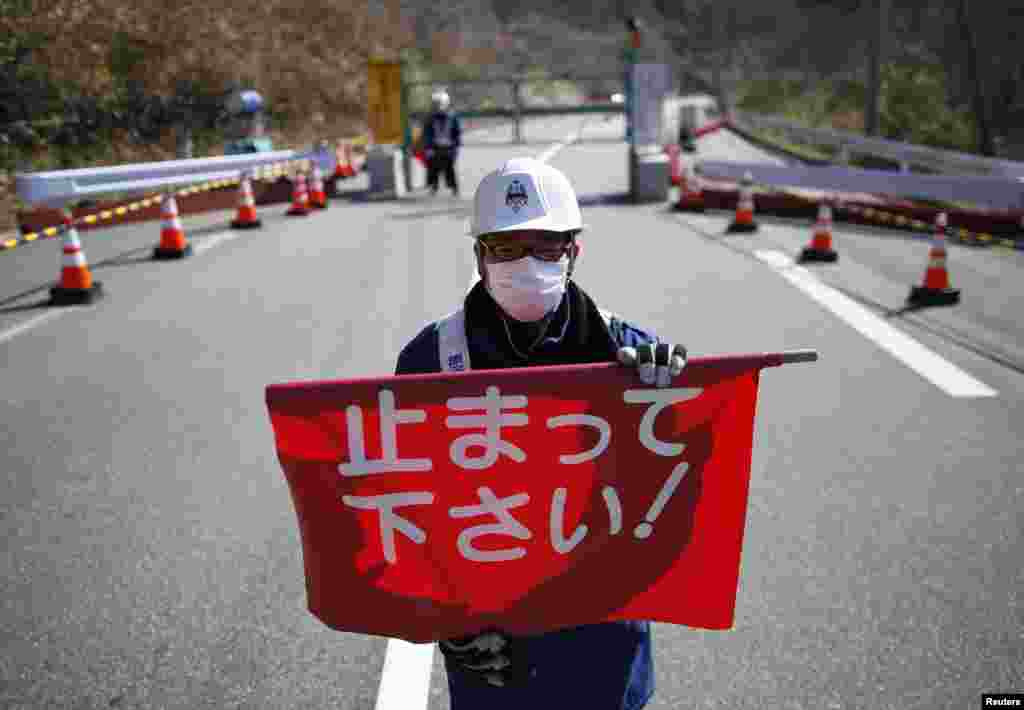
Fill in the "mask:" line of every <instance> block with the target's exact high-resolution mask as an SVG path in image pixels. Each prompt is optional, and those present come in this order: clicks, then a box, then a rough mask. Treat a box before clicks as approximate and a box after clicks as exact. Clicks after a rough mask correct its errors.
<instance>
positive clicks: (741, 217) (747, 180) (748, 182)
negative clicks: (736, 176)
mask: <svg viewBox="0 0 1024 710" xmlns="http://www.w3.org/2000/svg"><path fill="white" fill-rule="evenodd" d="M753 185H754V176H753V175H751V174H750V173H749V172H747V173H744V174H743V179H742V180H740V185H739V191H738V192H739V197H738V199H737V201H736V216H735V217H733V220H732V224H730V225H729V228H728V229H726V230H725V231H726V232H727V233H728V234H736V233H740V232H743V233H749V232H756V231H757V222H755V221H754V189H753Z"/></svg>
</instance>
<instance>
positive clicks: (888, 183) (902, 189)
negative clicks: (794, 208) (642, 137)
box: [695, 160, 1024, 210]
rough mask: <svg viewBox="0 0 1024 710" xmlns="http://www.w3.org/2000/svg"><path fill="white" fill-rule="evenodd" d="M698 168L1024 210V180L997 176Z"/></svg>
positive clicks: (710, 173) (720, 175)
mask: <svg viewBox="0 0 1024 710" xmlns="http://www.w3.org/2000/svg"><path fill="white" fill-rule="evenodd" d="M695 169H696V171H697V172H698V173H700V174H701V175H702V176H704V177H708V178H711V179H716V178H717V179H720V180H730V181H737V182H738V181H739V180H741V179H742V178H743V176H744V174H746V173H750V175H751V177H752V178H753V180H754V182H755V183H761V184H765V185H773V186H778V187H797V188H807V189H815V190H835V191H838V192H860V193H867V194H876V195H891V196H894V197H904V198H909V199H914V198H917V199H927V200H937V201H942V202H954V203H964V202H965V203H972V204H978V205H987V206H990V207H995V208H999V209H1008V210H1021V209H1024V178H1010V177H1005V176H994V175H923V174H920V173H900V172H893V171H887V170H865V169H860V168H847V167H842V166H831V167H812V166H807V165H768V164H765V163H733V162H725V161H718V160H701V161H698V162H697V164H696V166H695Z"/></svg>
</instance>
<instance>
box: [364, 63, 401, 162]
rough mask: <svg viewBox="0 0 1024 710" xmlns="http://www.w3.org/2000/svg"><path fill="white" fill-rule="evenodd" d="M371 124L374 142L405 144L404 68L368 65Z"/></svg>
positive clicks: (369, 120)
mask: <svg viewBox="0 0 1024 710" xmlns="http://www.w3.org/2000/svg"><path fill="white" fill-rule="evenodd" d="M366 93H367V101H366V110H367V124H368V125H369V128H370V132H371V133H370V134H371V135H372V136H373V142H374V143H377V144H387V143H401V142H402V138H403V135H402V65H401V63H400V62H392V61H383V60H379V59H371V60H370V62H369V64H368V65H367V85H366Z"/></svg>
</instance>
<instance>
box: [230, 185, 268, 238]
mask: <svg viewBox="0 0 1024 710" xmlns="http://www.w3.org/2000/svg"><path fill="white" fill-rule="evenodd" d="M262 225H263V223H262V222H261V221H260V220H259V218H258V217H257V216H256V201H255V200H254V199H253V197H252V184H251V183H250V182H249V176H248V175H243V176H242V182H241V183H240V184H239V187H238V215H237V216H236V217H235V219H234V221H232V222H231V226H232V228H234V229H254V228H256V227H260V226H262Z"/></svg>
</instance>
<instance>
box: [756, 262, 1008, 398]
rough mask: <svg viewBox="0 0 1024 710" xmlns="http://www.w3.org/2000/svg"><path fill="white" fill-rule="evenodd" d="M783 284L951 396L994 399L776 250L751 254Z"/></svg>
mask: <svg viewBox="0 0 1024 710" xmlns="http://www.w3.org/2000/svg"><path fill="white" fill-rule="evenodd" d="M755 255H756V256H757V258H758V259H760V260H761V261H763V262H764V263H766V264H768V265H769V266H771V267H772V268H773V269H775V271H777V272H778V273H779V274H781V275H782V277H783V278H785V279H786V280H787V281H789V282H790V283H791V284H793V285H794V286H796V287H797V288H798V289H800V290H801V291H803V292H804V293H806V294H807V295H808V296H810V297H811V298H813V299H814V300H815V301H817V302H818V303H820V304H821V305H822V306H824V307H825V308H827V309H828V310H830V311H832V313H834V314H835V315H837V316H838V317H839V318H841V319H842V320H844V321H846V323H847V324H848V325H850V326H851V327H853V328H854V329H855V330H857V331H858V332H859V333H861V334H862V335H864V336H865V337H867V338H868V339H869V340H871V341H873V342H874V343H875V344H876V345H878V346H879V347H881V348H882V349H883V350H886V351H888V352H889V353H890V354H891V355H892V356H894V357H895V358H896V359H897V360H900V361H901V362H903V364H904V365H906V366H907V367H909V368H910V369H912V370H914V371H915V372H917V373H918V374H919V375H921V376H922V377H924V378H925V379H926V380H928V381H929V382H931V383H932V384H934V385H935V386H936V387H938V388H939V389H941V390H942V391H943V392H945V393H946V394H948V395H949V396H951V397H995V396H996V395H997V394H998V392H996V391H995V390H994V389H992V388H991V387H989V386H988V385H986V384H985V383H983V382H979V381H978V380H976V379H974V378H973V377H971V376H970V375H968V374H967V373H966V372H964V371H963V370H961V369H960V368H959V367H957V366H956V365H954V364H953V363H951V362H949V361H948V360H945V359H943V358H942V357H939V356H938V355H936V354H935V353H934V352H932V351H931V350H929V349H928V348H926V347H924V346H923V345H921V344H920V343H919V342H917V341H916V340H914V339H913V338H911V337H910V336H908V335H906V334H905V333H903V332H902V331H899V330H897V329H896V328H894V327H893V326H891V325H889V324H888V323H886V322H885V321H884V320H883V319H881V318H879V317H878V316H877V315H875V314H874V313H872V312H871V311H869V310H868V309H867V308H865V307H864V306H862V305H860V304H859V303H857V302H856V301H854V300H852V299H851V298H849V297H848V296H846V295H844V294H842V293H840V292H839V291H836V290H835V289H833V288H831V287H830V286H827V285H825V284H824V283H822V282H821V281H819V280H818V279H817V278H816V277H815V276H814V274H812V273H811V272H810V271H808V270H807V269H805V268H803V267H802V266H797V265H796V264H794V262H793V260H792V259H790V258H789V257H788V256H786V255H785V254H783V253H781V252H778V251H758V252H755Z"/></svg>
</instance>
